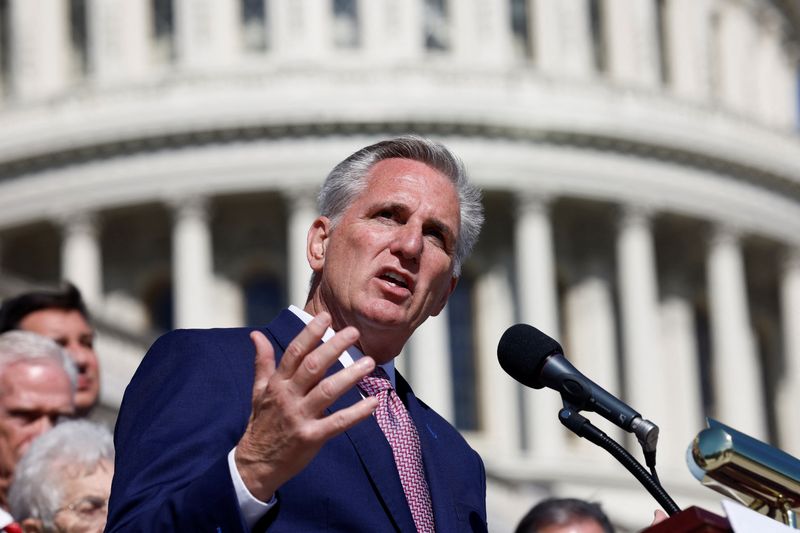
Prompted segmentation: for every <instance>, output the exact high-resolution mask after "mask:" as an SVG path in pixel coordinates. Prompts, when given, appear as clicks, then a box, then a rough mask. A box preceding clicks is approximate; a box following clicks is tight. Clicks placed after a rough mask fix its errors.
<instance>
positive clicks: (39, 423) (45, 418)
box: [33, 414, 57, 437]
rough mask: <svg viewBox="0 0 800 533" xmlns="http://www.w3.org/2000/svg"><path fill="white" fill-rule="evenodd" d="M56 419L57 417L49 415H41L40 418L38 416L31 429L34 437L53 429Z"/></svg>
mask: <svg viewBox="0 0 800 533" xmlns="http://www.w3.org/2000/svg"><path fill="white" fill-rule="evenodd" d="M56 418H57V417H54V416H51V415H49V414H43V415H42V416H40V417H39V418H38V419H37V420H36V422H35V423H34V429H33V434H34V436H36V437H38V436H39V435H42V434H44V433H47V432H48V431H50V430H51V429H53V426H55V425H56Z"/></svg>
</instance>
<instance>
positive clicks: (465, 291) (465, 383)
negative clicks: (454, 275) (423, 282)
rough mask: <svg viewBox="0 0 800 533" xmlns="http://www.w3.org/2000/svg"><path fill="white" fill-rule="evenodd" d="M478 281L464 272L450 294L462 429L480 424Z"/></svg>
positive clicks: (459, 425)
mask: <svg viewBox="0 0 800 533" xmlns="http://www.w3.org/2000/svg"><path fill="white" fill-rule="evenodd" d="M474 286H475V282H474V279H472V277H471V276H468V275H466V274H465V275H463V276H462V277H461V279H460V280H459V282H458V285H456V288H455V290H454V291H453V293H452V294H451V295H450V300H449V302H448V304H447V320H448V326H449V328H448V329H449V334H450V365H451V368H452V373H453V380H452V381H453V407H454V411H455V425H456V427H457V428H459V429H462V430H467V431H470V430H476V429H478V428H479V427H480V420H479V413H478V398H477V391H478V383H477V379H478V378H477V368H476V366H477V365H476V360H475V337H474V334H473V332H474V331H475V328H474V325H475V312H474V311H475V310H474V306H475V301H474Z"/></svg>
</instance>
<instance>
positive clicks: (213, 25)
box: [173, 0, 242, 68]
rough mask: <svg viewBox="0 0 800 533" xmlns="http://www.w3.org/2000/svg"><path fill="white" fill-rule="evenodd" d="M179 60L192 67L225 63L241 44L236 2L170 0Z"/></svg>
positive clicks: (229, 60) (240, 27)
mask: <svg viewBox="0 0 800 533" xmlns="http://www.w3.org/2000/svg"><path fill="white" fill-rule="evenodd" d="M173 1H174V6H175V45H176V47H177V53H178V54H177V55H178V60H179V61H180V63H181V64H183V65H185V66H188V67H192V68H198V67H199V68H206V67H213V66H219V65H228V64H230V62H231V61H232V60H233V59H235V57H236V54H237V52H238V51H239V50H240V48H241V38H240V35H239V32H240V31H241V29H242V24H241V20H240V18H241V15H240V10H239V8H238V6H237V3H235V2H231V1H228V2H220V1H218V0H173Z"/></svg>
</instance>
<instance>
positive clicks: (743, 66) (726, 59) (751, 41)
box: [712, 4, 756, 113]
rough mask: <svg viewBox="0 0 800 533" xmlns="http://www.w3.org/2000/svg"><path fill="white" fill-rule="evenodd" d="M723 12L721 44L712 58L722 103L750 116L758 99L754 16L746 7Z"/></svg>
mask: <svg viewBox="0 0 800 533" xmlns="http://www.w3.org/2000/svg"><path fill="white" fill-rule="evenodd" d="M725 7H726V9H723V10H720V27H719V30H720V31H719V43H718V45H717V47H716V49H715V53H717V54H719V57H716V58H712V61H716V62H717V63H718V65H719V66H718V68H719V74H720V75H719V87H718V89H719V94H718V95H716V96H718V97H719V98H720V99H721V100H722V103H723V104H724V105H725V106H727V107H729V108H731V109H733V110H734V111H739V112H743V113H746V112H748V111H751V110H752V105H753V102H755V100H756V93H755V83H756V81H755V77H754V76H753V73H752V72H751V65H753V63H754V60H755V53H754V49H755V44H756V39H755V29H754V27H753V24H754V22H753V17H752V15H751V14H750V13H749V12H748V11H747V8H746V7H745V6H741V5H735V4H730V5H726V6H725Z"/></svg>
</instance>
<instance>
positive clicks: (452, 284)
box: [431, 276, 458, 316]
mask: <svg viewBox="0 0 800 533" xmlns="http://www.w3.org/2000/svg"><path fill="white" fill-rule="evenodd" d="M456 285H458V276H452V277H451V278H450V286H449V287H448V288H447V292H445V293H444V294H443V295H442V299H441V301H439V303H438V304H437V306H436V308H435V309H434V312H433V313H431V316H438V315H439V313H441V312H442V309H444V306H445V305H446V304H447V300H449V299H450V295H451V294H453V291H454V290H455V289H456Z"/></svg>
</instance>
